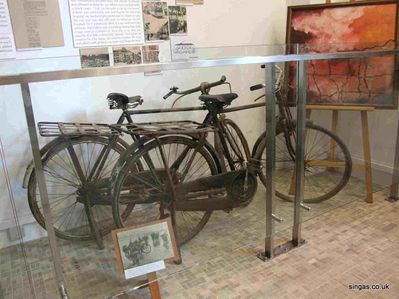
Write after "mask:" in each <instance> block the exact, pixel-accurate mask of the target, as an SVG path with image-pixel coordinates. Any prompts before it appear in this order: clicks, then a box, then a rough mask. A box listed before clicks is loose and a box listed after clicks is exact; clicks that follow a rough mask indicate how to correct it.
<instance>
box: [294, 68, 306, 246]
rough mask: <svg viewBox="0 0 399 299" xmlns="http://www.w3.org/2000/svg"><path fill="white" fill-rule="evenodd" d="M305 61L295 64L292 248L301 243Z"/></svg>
mask: <svg viewBox="0 0 399 299" xmlns="http://www.w3.org/2000/svg"><path fill="white" fill-rule="evenodd" d="M306 63H307V62H306V61H298V64H297V74H296V75H297V76H296V77H297V97H298V101H297V106H296V109H297V124H296V149H295V171H296V173H295V201H294V226H293V230H292V242H293V244H294V246H298V245H300V244H301V243H302V238H301V222H302V220H301V203H302V201H303V191H304V190H303V187H304V170H305V165H304V164H305V162H304V153H305V126H306V109H305V105H306V91H307V85H306V81H307V80H306V79H307V74H306Z"/></svg>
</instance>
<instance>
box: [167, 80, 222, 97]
mask: <svg viewBox="0 0 399 299" xmlns="http://www.w3.org/2000/svg"><path fill="white" fill-rule="evenodd" d="M225 82H226V76H224V75H223V76H222V77H221V78H220V80H219V81H216V82H212V83H208V82H202V83H201V84H200V86H198V87H195V88H191V89H187V90H184V91H178V89H179V88H178V87H176V86H173V87H171V88H170V91H169V92H168V93H167V94H166V95H164V96H163V98H164V100H166V99H167V98H168V97H170V96H171V95H172V94H178V95H189V94H192V93H195V92H199V91H202V90H206V89H210V88H212V87H215V86H218V85H222V84H223V83H225Z"/></svg>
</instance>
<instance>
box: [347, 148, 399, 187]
mask: <svg viewBox="0 0 399 299" xmlns="http://www.w3.org/2000/svg"><path fill="white" fill-rule="evenodd" d="M352 162H353V163H356V164H364V159H363V158H361V157H359V156H354V155H352ZM371 169H372V177H373V182H374V183H376V184H379V185H383V186H390V185H391V184H392V174H393V166H390V165H385V164H381V163H378V162H371ZM352 176H353V177H355V178H358V179H361V180H364V170H363V169H353V170H352Z"/></svg>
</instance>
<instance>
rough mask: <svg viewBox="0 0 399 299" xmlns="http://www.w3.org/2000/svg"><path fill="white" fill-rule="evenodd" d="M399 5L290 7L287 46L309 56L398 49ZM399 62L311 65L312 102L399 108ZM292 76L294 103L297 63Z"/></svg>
mask: <svg viewBox="0 0 399 299" xmlns="http://www.w3.org/2000/svg"><path fill="white" fill-rule="evenodd" d="M398 6H399V4H398V1H397V0H386V1H360V2H350V3H331V4H320V5H303V6H290V7H288V18H287V38H286V42H287V44H301V45H298V46H297V47H296V49H297V51H298V49H299V52H300V53H307V54H309V53H336V52H349V51H362V50H380V49H392V48H395V47H397V44H396V41H397V39H398V38H397V36H398ZM291 53H292V52H291ZM398 61H399V59H397V58H396V57H395V56H394V55H389V56H383V57H372V58H351V59H331V60H314V61H310V62H309V64H308V67H307V74H308V78H307V79H308V80H307V84H308V90H307V103H308V104H318V105H320V104H326V105H351V106H353V105H362V106H373V107H376V108H384V109H396V108H397V104H398V100H397V97H398V93H397V90H398V77H397V72H398V70H399V68H398ZM286 71H287V77H288V78H287V82H288V99H289V101H291V103H294V101H295V86H296V83H295V82H296V78H295V76H296V75H295V74H296V64H295V63H290V64H288V66H287V70H286Z"/></svg>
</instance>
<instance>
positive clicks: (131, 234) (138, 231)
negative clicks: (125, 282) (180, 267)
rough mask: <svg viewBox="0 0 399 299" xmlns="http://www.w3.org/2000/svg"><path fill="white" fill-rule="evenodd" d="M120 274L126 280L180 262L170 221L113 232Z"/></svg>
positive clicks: (155, 222)
mask: <svg viewBox="0 0 399 299" xmlns="http://www.w3.org/2000/svg"><path fill="white" fill-rule="evenodd" d="M112 240H113V243H114V247H115V254H116V260H117V263H118V269H119V272H121V273H124V274H125V277H126V278H132V277H136V276H141V275H145V274H148V273H151V272H156V271H158V270H161V269H164V268H165V264H164V262H171V261H178V260H179V259H180V255H179V251H178V249H177V243H176V239H175V235H174V233H173V227H172V223H171V220H170V218H166V219H162V220H157V221H152V222H149V223H145V224H141V225H135V226H132V227H126V228H121V229H116V230H113V231H112Z"/></svg>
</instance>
